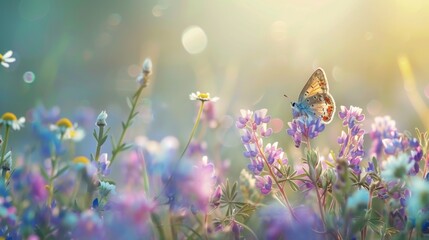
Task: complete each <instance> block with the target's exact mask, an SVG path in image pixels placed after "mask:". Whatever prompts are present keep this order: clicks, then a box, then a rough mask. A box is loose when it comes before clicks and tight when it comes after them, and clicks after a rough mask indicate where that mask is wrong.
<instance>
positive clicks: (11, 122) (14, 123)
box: [0, 112, 25, 130]
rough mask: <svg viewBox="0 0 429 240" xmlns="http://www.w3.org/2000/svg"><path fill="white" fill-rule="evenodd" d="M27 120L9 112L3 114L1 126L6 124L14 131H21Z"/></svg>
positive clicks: (0, 120)
mask: <svg viewBox="0 0 429 240" xmlns="http://www.w3.org/2000/svg"><path fill="white" fill-rule="evenodd" d="M24 123H25V118H24V117H20V118H19V119H18V118H17V117H16V115H15V114H13V113H10V112H7V113H5V114H3V116H2V117H1V119H0V125H3V124H5V125H6V126H9V127H12V129H13V130H19V129H21V128H22V127H23V126H24Z"/></svg>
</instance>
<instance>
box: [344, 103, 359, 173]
mask: <svg viewBox="0 0 429 240" xmlns="http://www.w3.org/2000/svg"><path fill="white" fill-rule="evenodd" d="M338 115H339V117H340V118H341V119H342V120H343V126H347V133H346V132H344V131H342V132H341V136H340V137H339V138H338V140H337V142H338V144H339V145H340V151H339V153H338V157H339V158H344V159H346V160H347V161H348V163H349V167H350V168H351V169H352V170H353V172H354V173H355V174H360V173H361V169H360V166H359V165H360V162H361V161H362V158H363V156H364V154H365V152H364V151H363V136H364V134H365V131H364V130H363V129H362V124H361V122H362V121H363V120H364V119H365V115H364V114H362V109H361V108H358V107H354V106H350V108H349V109H347V108H346V107H344V106H341V111H340V112H339V113H338Z"/></svg>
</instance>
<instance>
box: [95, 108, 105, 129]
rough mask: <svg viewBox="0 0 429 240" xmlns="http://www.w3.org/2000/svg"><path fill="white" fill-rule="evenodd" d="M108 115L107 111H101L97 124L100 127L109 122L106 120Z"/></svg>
mask: <svg viewBox="0 0 429 240" xmlns="http://www.w3.org/2000/svg"><path fill="white" fill-rule="evenodd" d="M107 116H108V115H107V113H106V111H101V113H100V114H99V115H98V117H97V122H96V125H97V126H99V127H104V126H106V125H107V122H106V118H107Z"/></svg>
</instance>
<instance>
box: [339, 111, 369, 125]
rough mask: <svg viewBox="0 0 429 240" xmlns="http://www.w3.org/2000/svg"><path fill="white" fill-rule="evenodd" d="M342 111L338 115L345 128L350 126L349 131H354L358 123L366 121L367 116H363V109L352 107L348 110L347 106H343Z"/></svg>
mask: <svg viewBox="0 0 429 240" xmlns="http://www.w3.org/2000/svg"><path fill="white" fill-rule="evenodd" d="M340 109H341V110H340V112H339V113H338V115H339V117H340V119H342V120H343V126H348V128H349V129H352V128H353V127H354V126H355V124H356V123H359V122H362V121H363V120H364V119H365V115H364V114H362V108H359V107H354V106H350V108H349V109H347V108H346V107H345V106H341V107H340Z"/></svg>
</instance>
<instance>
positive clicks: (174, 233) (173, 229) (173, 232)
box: [168, 211, 177, 240]
mask: <svg viewBox="0 0 429 240" xmlns="http://www.w3.org/2000/svg"><path fill="white" fill-rule="evenodd" d="M168 219H169V220H170V230H171V238H172V239H173V240H176V239H177V230H176V225H175V224H176V223H175V219H174V216H173V214H172V212H171V211H170V214H168Z"/></svg>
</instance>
